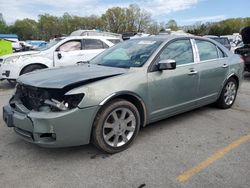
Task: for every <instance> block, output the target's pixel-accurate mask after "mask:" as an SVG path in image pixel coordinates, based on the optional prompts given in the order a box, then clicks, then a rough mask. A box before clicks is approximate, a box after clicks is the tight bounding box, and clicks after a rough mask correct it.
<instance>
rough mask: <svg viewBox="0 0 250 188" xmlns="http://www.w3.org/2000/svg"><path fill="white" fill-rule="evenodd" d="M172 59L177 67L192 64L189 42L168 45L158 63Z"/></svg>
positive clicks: (183, 41)
mask: <svg viewBox="0 0 250 188" xmlns="http://www.w3.org/2000/svg"><path fill="white" fill-rule="evenodd" d="M167 59H173V60H175V61H176V64H177V65H183V64H187V63H192V62H194V58H193V50H192V45H191V42H190V40H178V41H175V42H172V43H171V44H169V45H168V46H167V47H166V48H165V49H164V50H163V51H162V53H161V54H160V57H159V61H161V60H167Z"/></svg>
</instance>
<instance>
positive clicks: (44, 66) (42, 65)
mask: <svg viewBox="0 0 250 188" xmlns="http://www.w3.org/2000/svg"><path fill="white" fill-rule="evenodd" d="M32 65H39V66H41V67H42V68H44V69H45V68H48V67H47V66H46V65H44V64H41V63H33V64H29V65H26V66H25V67H23V68H22V70H21V71H20V74H19V76H20V75H22V73H23V71H24V70H25V69H26V68H27V67H29V66H32Z"/></svg>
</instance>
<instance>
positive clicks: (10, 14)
mask: <svg viewBox="0 0 250 188" xmlns="http://www.w3.org/2000/svg"><path fill="white" fill-rule="evenodd" d="M130 4H137V5H139V6H140V8H143V9H145V10H146V11H148V12H150V13H151V15H152V18H153V19H154V20H155V21H158V22H168V21H169V20H170V19H174V20H176V21H177V23H178V25H191V24H194V23H196V22H216V21H220V20H224V19H227V18H238V17H250V11H249V7H250V0H126V1H125V0H123V1H122V0H0V13H2V14H3V17H4V19H5V21H6V22H7V23H8V24H12V23H14V22H15V20H17V19H24V18H30V19H35V20H37V19H38V15H39V14H44V13H49V14H51V15H55V16H62V15H63V13H65V12H68V13H70V14H72V15H77V16H90V15H93V14H94V15H102V14H103V13H105V11H106V10H107V9H108V8H111V7H114V6H119V7H128V6H129V5H130Z"/></svg>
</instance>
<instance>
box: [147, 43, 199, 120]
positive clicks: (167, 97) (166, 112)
mask: <svg viewBox="0 0 250 188" xmlns="http://www.w3.org/2000/svg"><path fill="white" fill-rule="evenodd" d="M167 59H173V60H175V61H176V64H177V67H176V69H174V70H165V71H154V72H149V73H148V90H149V103H150V105H149V106H150V109H149V111H150V116H151V117H150V118H151V119H152V121H154V120H159V119H162V118H165V117H168V116H170V115H174V114H176V113H179V112H181V111H185V110H187V109H190V108H192V107H193V106H195V103H196V99H197V90H198V80H199V74H198V72H197V70H196V66H197V65H196V63H194V57H193V49H192V45H191V42H190V40H189V39H181V40H177V41H174V42H172V43H170V44H168V45H167V46H166V47H165V48H164V49H163V51H162V52H161V53H160V55H159V58H158V59H157V62H159V61H161V60H167ZM157 62H156V64H157Z"/></svg>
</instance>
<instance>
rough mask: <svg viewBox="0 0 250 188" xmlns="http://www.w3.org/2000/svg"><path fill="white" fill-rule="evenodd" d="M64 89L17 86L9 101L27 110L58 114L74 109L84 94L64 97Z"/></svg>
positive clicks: (12, 104)
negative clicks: (20, 104)
mask: <svg viewBox="0 0 250 188" xmlns="http://www.w3.org/2000/svg"><path fill="white" fill-rule="evenodd" d="M66 92H67V90H65V89H47V88H46V89H44V88H37V87H32V86H27V85H22V84H18V85H17V87H16V93H15V95H14V97H13V99H12V100H11V101H10V105H11V106H12V107H14V105H15V101H19V102H21V103H22V104H23V105H24V106H25V107H26V108H27V109H28V110H33V111H37V112H59V111H66V110H71V109H74V108H76V107H77V106H78V104H79V103H80V102H81V101H82V99H83V97H84V94H75V95H65V93H66Z"/></svg>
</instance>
